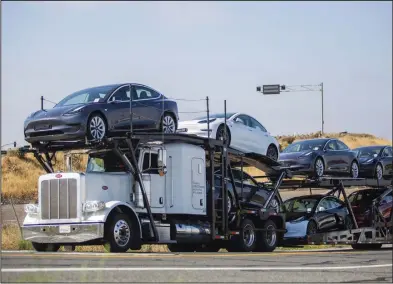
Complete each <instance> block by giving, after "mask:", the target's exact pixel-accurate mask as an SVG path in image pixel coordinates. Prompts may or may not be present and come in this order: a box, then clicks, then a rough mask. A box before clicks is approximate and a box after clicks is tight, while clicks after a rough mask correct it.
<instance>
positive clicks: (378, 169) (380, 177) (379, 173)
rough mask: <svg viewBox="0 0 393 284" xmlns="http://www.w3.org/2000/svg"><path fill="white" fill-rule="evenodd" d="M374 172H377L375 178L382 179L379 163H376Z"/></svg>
mask: <svg viewBox="0 0 393 284" xmlns="http://www.w3.org/2000/svg"><path fill="white" fill-rule="evenodd" d="M376 172H377V179H382V176H383V170H382V167H381V165H380V164H378V165H377V169H376Z"/></svg>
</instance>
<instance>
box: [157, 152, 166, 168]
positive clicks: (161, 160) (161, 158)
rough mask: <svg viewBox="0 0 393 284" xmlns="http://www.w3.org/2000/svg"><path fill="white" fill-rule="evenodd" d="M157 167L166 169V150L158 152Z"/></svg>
mask: <svg viewBox="0 0 393 284" xmlns="http://www.w3.org/2000/svg"><path fill="white" fill-rule="evenodd" d="M157 165H158V167H159V168H165V167H166V149H159V150H158V158H157Z"/></svg>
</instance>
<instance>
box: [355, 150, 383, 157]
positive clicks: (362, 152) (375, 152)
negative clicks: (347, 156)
mask: <svg viewBox="0 0 393 284" xmlns="http://www.w3.org/2000/svg"><path fill="white" fill-rule="evenodd" d="M380 151H381V148H363V149H357V150H356V152H357V153H358V157H359V158H372V157H374V155H378V154H379V152H380Z"/></svg>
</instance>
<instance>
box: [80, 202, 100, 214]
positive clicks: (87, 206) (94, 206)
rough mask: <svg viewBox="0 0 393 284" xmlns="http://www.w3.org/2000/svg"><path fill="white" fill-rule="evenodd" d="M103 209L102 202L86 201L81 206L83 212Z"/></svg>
mask: <svg viewBox="0 0 393 284" xmlns="http://www.w3.org/2000/svg"><path fill="white" fill-rule="evenodd" d="M104 208H105V202H104V201H97V200H93V201H86V202H85V203H84V204H83V212H96V211H99V210H102V209H104Z"/></svg>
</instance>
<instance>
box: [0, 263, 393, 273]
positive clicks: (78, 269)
mask: <svg viewBox="0 0 393 284" xmlns="http://www.w3.org/2000/svg"><path fill="white" fill-rule="evenodd" d="M391 266H392V264H391V263H390V264H375V265H357V266H327V267H315V266H311V267H304V266H295V267H293V266H292V267H291V266H288V267H283V266H281V267H274V266H270V267H258V266H256V267H250V266H245V267H244V266H243V267H242V266H239V267H219V266H216V267H59V268H53V267H47V268H43V267H39V268H3V269H1V272H19V273H20V272H85V271H222V270H226V271H228V270H232V271H233V270H236V271H239V270H243V271H256V270H259V271H266V270H267V271H275V270H286V271H291V270H296V271H299V270H348V269H364V268H381V267H391Z"/></svg>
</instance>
